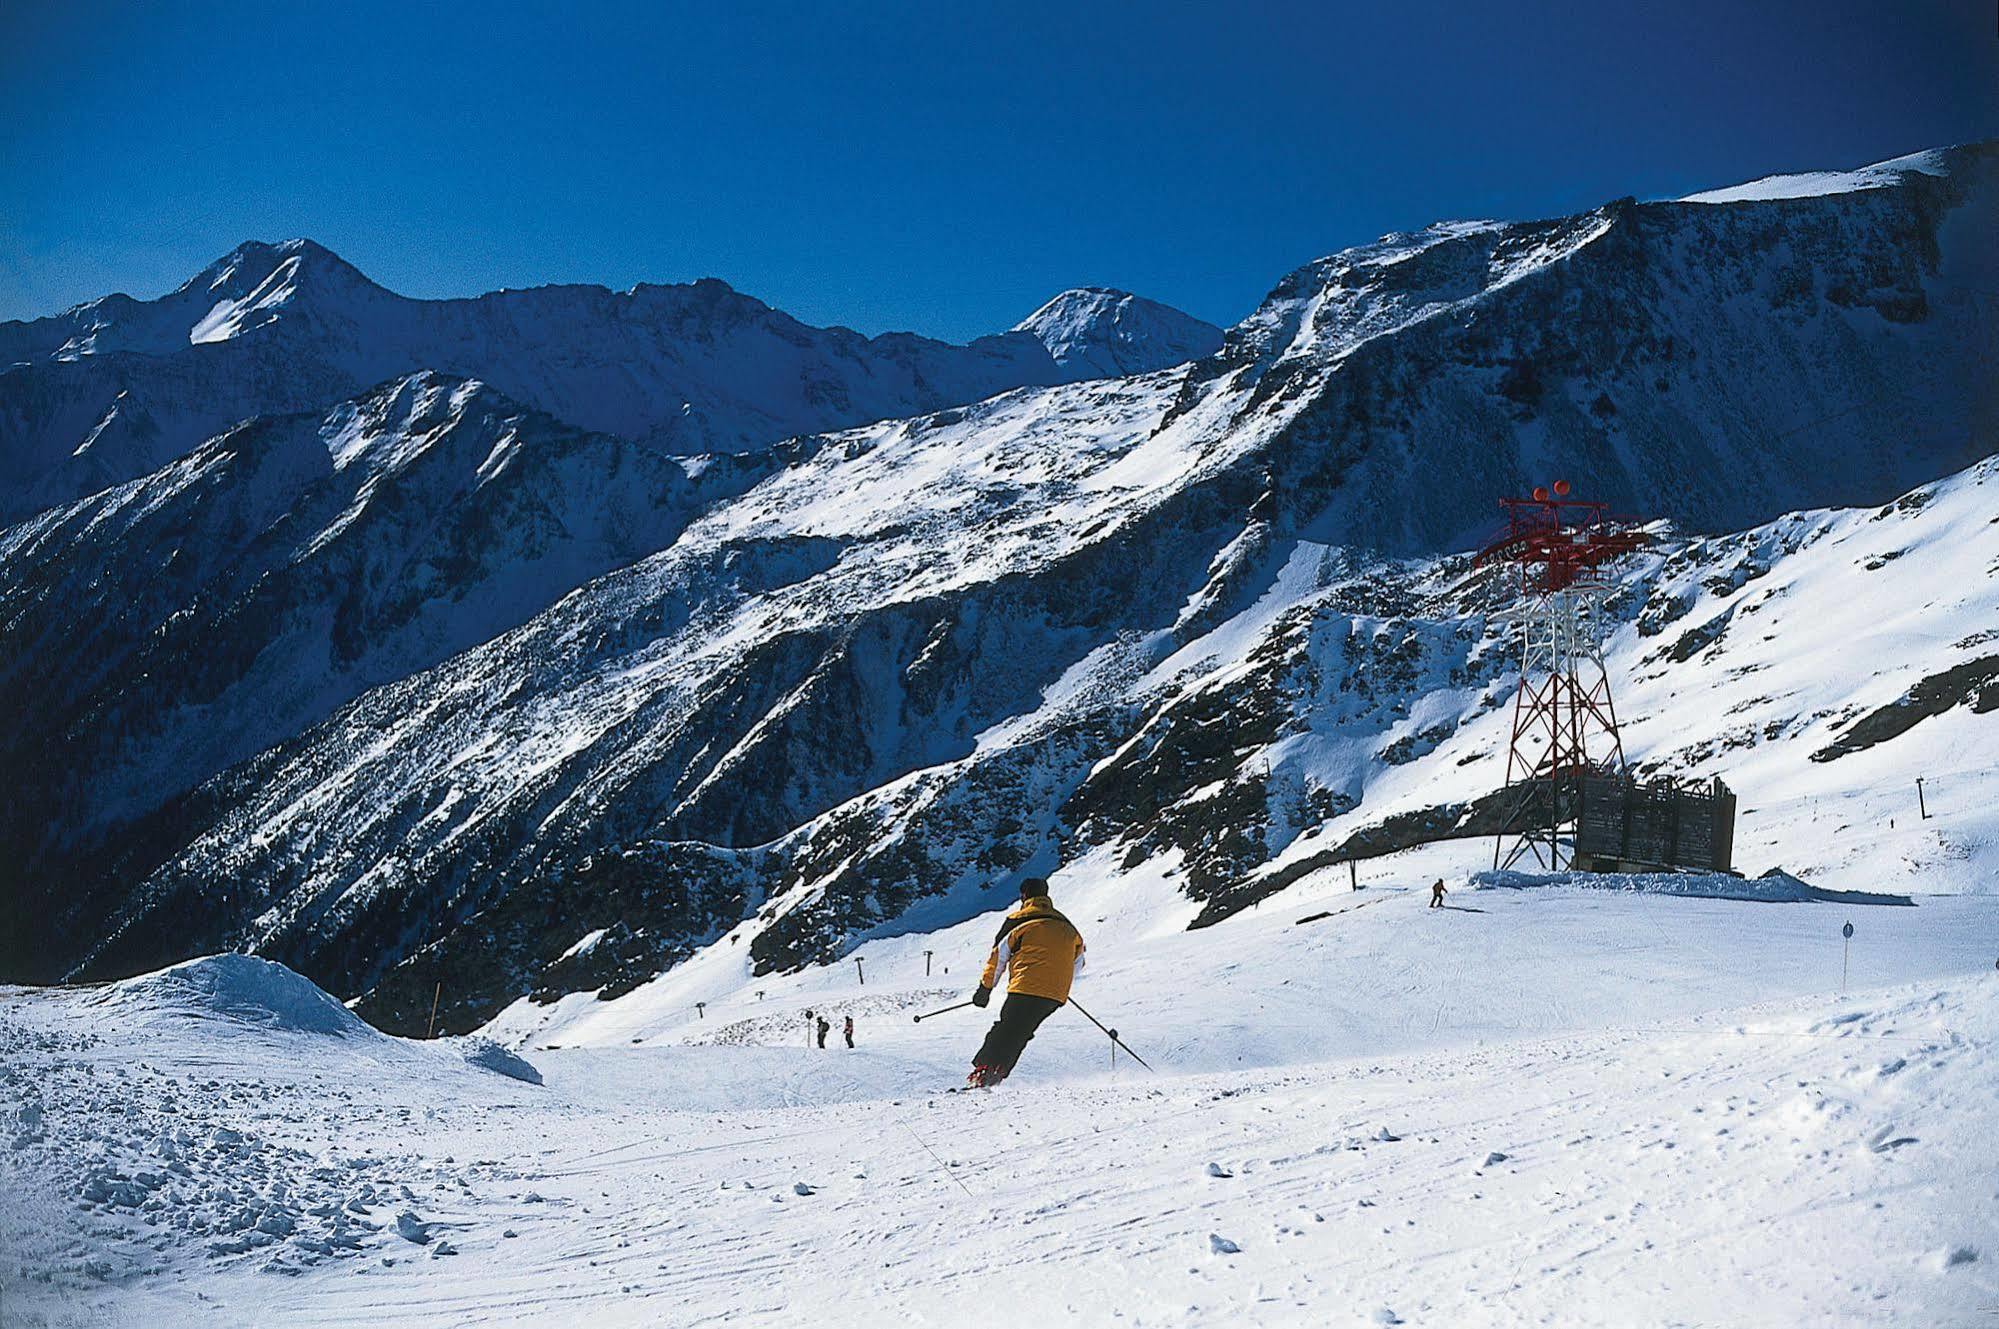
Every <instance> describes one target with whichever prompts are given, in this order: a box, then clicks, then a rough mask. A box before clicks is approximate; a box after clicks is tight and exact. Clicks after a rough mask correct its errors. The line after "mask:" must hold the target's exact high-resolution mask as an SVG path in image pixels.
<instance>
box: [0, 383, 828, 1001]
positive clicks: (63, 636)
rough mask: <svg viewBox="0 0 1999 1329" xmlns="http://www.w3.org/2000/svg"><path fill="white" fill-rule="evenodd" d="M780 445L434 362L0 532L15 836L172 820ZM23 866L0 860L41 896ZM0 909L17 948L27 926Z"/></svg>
mask: <svg viewBox="0 0 1999 1329" xmlns="http://www.w3.org/2000/svg"><path fill="white" fill-rule="evenodd" d="M787 455H789V454H788V453H786V452H784V451H782V450H766V451H765V452H762V453H758V454H754V455H752V456H748V457H741V456H726V457H719V458H707V457H704V458H681V457H670V456H664V455H661V454H659V453H656V452H654V451H652V450H650V449H648V448H645V447H642V446H639V445H635V444H631V443H627V442H624V441H622V440H620V439H617V438H613V437H611V436H608V435H603V434H589V433H584V432H582V431H579V430H575V429H572V428H570V427H568V426H566V425H562V424H560V423H559V422H557V421H554V420H552V419H550V418H548V417H547V416H543V415H540V414H538V413H536V412H533V411H528V410H526V409H524V408H522V407H520V406H517V405H515V404H514V403H512V402H510V401H508V400H506V399H505V398H503V397H501V396H500V395H499V394H498V393H496V392H494V391H492V390H491V389H490V388H487V387H484V386H483V385H480V384H477V383H470V382H465V381H462V380H454V379H448V378H444V377H442V376H439V375H434V374H427V373H425V374H416V375H412V376H410V377H408V378H405V379H401V380H398V381H395V382H393V383H389V384H385V385H384V386H383V387H381V388H380V389H378V390H377V391H375V392H373V393H370V394H367V395H366V396H363V397H361V398H357V399H356V400H354V401H351V402H347V403H344V404H342V405H341V406H339V407H336V408H335V409H333V410H332V411H330V412H326V413H324V414H322V413H317V412H314V413H308V414H305V415H298V416H272V417H263V418H260V419H257V420H254V421H250V422H247V423H245V424H244V425H242V426H240V427H238V428H236V429H233V430H231V431H229V432H228V433H226V434H223V435H221V436H219V437H217V438H216V439H214V440H212V441H210V442H209V443H206V444H204V445H202V446H201V447H199V448H197V449H195V450H194V451H193V452H191V453H189V454H188V455H186V456H185V457H182V458H180V459H179V460H177V461H175V462H173V463H170V464H169V465H168V466H166V467H165V468H163V469H162V470H160V471H158V472H156V473H154V474H153V475H150V476H147V477H145V478H143V479H140V480H135V481H131V482H129V483H126V484H123V485H118V486H115V487H113V488H111V489H108V490H106V491H104V492H103V493H100V494H97V495H94V496H92V497H90V498H88V499H83V500H80V501H78V502H75V503H72V504H68V505H65V506H63V507H59V508H54V509H50V510H49V511H47V512H44V513H42V514H41V515H39V516H37V517H35V518H33V519H31V520H29V521H27V522H25V523H22V524H21V525H18V526H15V527H13V528H11V529H9V530H6V531H4V532H0V606H4V610H0V705H5V706H6V707H7V709H8V710H9V711H10V712H11V713H12V714H13V715H14V716H15V717H16V720H15V722H14V723H12V724H9V725H8V726H6V727H5V730H4V732H0V765H4V766H5V767H6V768H7V769H9V770H13V771H40V772H43V775H42V776H41V777H40V778H39V779H37V780H34V781H32V782H27V781H24V782H21V783H20V785H19V787H17V788H16V790H15V793H14V796H13V797H11V798H10V799H9V800H8V809H7V811H6V813H5V814H0V824H4V826H5V827H6V833H7V839H8V840H9V842H11V843H16V844H20V843H29V842H36V841H40V842H43V843H46V842H47V838H49V837H51V833H52V832H53V833H55V834H57V835H59V836H60V837H62V838H63V839H65V840H67V841H68V842H69V843H71V844H76V843H79V842H83V843H88V842H89V841H90V839H91V838H92V837H93V836H96V835H99V834H100V833H101V832H102V829H103V828H104V827H105V826H106V825H117V824H129V823H131V822H132V821H133V820H134V819H135V818H143V817H145V816H147V815H154V816H155V817H156V818H163V820H159V821H157V825H156V828H155V830H154V831H153V833H158V834H165V835H169V836H171V834H172V833H173V830H174V827H175V825H176V824H177V822H176V819H180V818H186V817H188V816H189V815H192V814H191V813H190V810H189V809H188V808H187V807H185V806H183V805H180V804H179V803H178V802H177V800H179V799H180V798H181V796H183V795H185V794H187V793H188V792H189V791H190V790H192V789H194V788H195V787H196V786H197V785H200V784H201V783H202V782H204V781H206V780H208V779H209V778H210V777H212V776H213V775H214V774H215V773H216V772H218V771H221V770H224V769H226V768H228V767H230V766H232V765H235V764H236V763H238V762H241V761H244V760H247V759H248V758H251V757H253V756H255V755H256V754H257V753H259V752H261V751H263V750H265V749H266V748H268V747H270V746H272V745H273V744H275V743H278V742H280V741H282V740H284V739H287V738H290V737H292V736H294V735H296V734H298V733H300V732H301V731H302V730H304V729H306V728H307V727H308V726H310V725H312V724H314V723H317V722H318V721H320V720H323V719H324V718H325V717H326V716H328V715H329V714H331V713H332V712H333V711H334V709H336V708H337V707H339V706H340V705H342V704H343V703H345V702H347V701H349V700H351V699H352V698H354V697H355V696H357V695H359V694H360V693H362V692H364V691H366V690H367V689H369V688H372V687H376V686H379V685H381V684H383V683H388V682H392V681H394V680H396V679H399V678H403V677H405V676H407V675H408V674H410V673H411V672H412V671H415V670H420V669H423V668H426V667H428V666H430V665H433V664H436V663H437V662H439V661H441V660H444V659H447V658H449V657H450V656H452V655H455V654H457V653H459V652H461V651H463V650H466V649H468V648H469V647H472V646H476V645H478V644H480V643H482V642H485V641H489V640H491V639H492V638H493V637H494V636H496V635H498V634H499V633H501V632H503V631H505V630H507V629H509V628H512V627H514V626H516V625H518V624H520V623H522V622H524V621H526V620H527V619H529V618H530V617H532V616H533V615H534V614H536V613H537V612H539V611H540V610H541V609H543V608H544V607H545V606H547V605H548V604H550V603H552V602H554V601H555V600H557V599H559V598H560V597H561V596H563V595H564V594H566V593H568V592H569V591H571V590H573V589H575V588H576V587H577V586H579V585H581V584H583V583H584V582H586V581H588V580H589V579H590V578H592V577H594V576H597V575H599V574H601V573H603V572H605V571H608V570H610V569H613V568H617V567H622V566H625V565H627V564H629V563H631V562H632V561H633V560H635V559H638V558H641V557H643V556H644V555H646V554H647V553H650V552H652V551H653V550H656V549H659V548H662V547H664V546H665V545H667V544H669V543H671V541H672V540H673V538H674V537H675V536H677V535H678V534H679V532H680V531H681V530H682V529H683V528H684V527H685V526H686V524H687V522H688V521H690V520H691V519H692V518H693V517H694V516H695V515H697V514H698V513H699V512H700V511H702V510H703V509H704V508H706V507H707V506H709V505H710V504H712V503H713V502H715V501H716V500H718V499H720V498H725V497H728V496H730V495H732V494H735V493H739V492H741V491H742V490H743V489H746V488H748V487H749V486H750V485H751V484H752V483H754V482H755V481H756V480H758V479H760V478H762V477H763V476H764V475H766V474H768V473H769V472H770V471H771V470H772V469H774V468H776V467H778V466H780V465H782V462H783V459H784V457H785V456H787ZM145 833H147V831H146V828H145V827H144V826H143V825H142V829H141V831H140V834H145ZM36 871H37V869H36V868H34V867H31V866H29V865H28V864H26V863H17V864H15V865H13V866H11V867H10V868H8V869H6V870H0V881H4V882H6V883H7V889H8V890H9V891H11V892H17V893H19V894H17V895H16V898H22V896H23V895H27V896H30V897H32V896H34V895H37V894H39V892H37V891H36V890H35V888H33V887H32V886H31V885H29V884H28V883H31V882H32V881H33V879H34V877H35V875H36ZM52 894H53V895H54V897H55V898H56V899H60V900H64V901H65V905H64V907H67V908H87V903H86V902H85V901H82V900H79V899H76V898H74V897H72V896H71V893H70V892H69V891H68V890H61V891H54V892H52ZM8 932H9V937H8V939H7V941H6V942H5V943H4V944H0V950H4V951H5V952H6V953H7V954H8V956H9V959H8V962H7V965H6V966H5V967H6V968H8V969H12V968H13V967H14V966H16V965H18V964H19V963H21V961H20V960H19V959H17V958H15V957H16V956H18V955H21V954H25V953H28V952H27V950H26V948H31V947H32V945H33V943H32V942H31V941H30V940H29V939H28V937H27V935H26V934H24V933H22V932H18V931H15V930H14V929H9V930H8ZM17 948H21V949H17Z"/></svg>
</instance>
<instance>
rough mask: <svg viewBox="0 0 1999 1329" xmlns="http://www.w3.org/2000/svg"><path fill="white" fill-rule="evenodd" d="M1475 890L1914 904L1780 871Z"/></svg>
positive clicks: (1501, 881) (1503, 874)
mask: <svg viewBox="0 0 1999 1329" xmlns="http://www.w3.org/2000/svg"><path fill="white" fill-rule="evenodd" d="M1471 885H1472V889H1474V890H1480V891H1491V890H1528V889H1532V888H1534V887H1541V886H1568V887H1572V888H1575V889H1578V890H1587V891H1632V892H1642V893H1644V894H1648V895H1686V896H1698V897H1700V898H1703V899H1710V900H1760V901H1767V902H1770V903H1775V904H1798V903H1802V902H1805V901H1822V902H1824V903H1827V904H1885V905H1907V904H1914V903H1915V901H1913V900H1911V899H1910V898H1909V897H1908V896H1906V895H1886V894H1879V893H1876V892H1872V891H1828V890H1823V889H1821V888H1820V887H1817V886H1813V885H1811V884H1810V883H1809V882H1805V881H1800V880H1799V879H1798V878H1796V877H1794V876H1792V875H1791V874H1790V873H1788V872H1786V871H1784V870H1783V869H1782V868H1772V869H1770V871H1768V872H1766V873H1764V874H1763V875H1762V876H1760V877H1738V876H1735V875H1733V874H1731V873H1727V872H1507V871H1500V872H1477V873H1473V874H1472V878H1471Z"/></svg>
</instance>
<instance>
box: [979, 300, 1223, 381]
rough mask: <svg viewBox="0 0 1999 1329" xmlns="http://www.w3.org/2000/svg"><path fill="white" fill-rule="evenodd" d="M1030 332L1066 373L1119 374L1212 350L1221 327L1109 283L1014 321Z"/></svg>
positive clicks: (1018, 327) (1143, 370)
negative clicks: (1111, 286) (1112, 286)
mask: <svg viewBox="0 0 1999 1329" xmlns="http://www.w3.org/2000/svg"><path fill="white" fill-rule="evenodd" d="M1013 330H1014V331H1015V332H1026V333H1031V334H1032V335H1033V336H1034V337H1035V338H1036V339H1038V340H1039V341H1040V342H1041V344H1042V345H1043V346H1046V347H1047V348H1048V353H1049V354H1050V355H1052V356H1054V357H1055V363H1056V364H1058V365H1060V366H1061V367H1062V368H1063V369H1064V370H1065V371H1068V373H1069V374H1071V375H1073V376H1076V377H1086V378H1118V377H1123V376H1125V375H1128V374H1149V373H1151V372H1152V371H1153V370H1155V369H1166V368H1169V367H1171V366H1173V365H1178V364H1185V363H1186V362H1187V361H1189V360H1198V359H1200V358H1201V357H1202V356H1204V355H1212V354H1213V353H1214V352H1215V351H1216V350H1218V349H1219V348H1220V347H1221V344H1222V330H1221V329H1220V328H1218V327H1216V326H1215V325H1214V324H1212V323H1203V322H1202V321H1201V320H1200V319H1198V318H1195V317H1194V316H1193V315H1192V314H1183V313H1181V312H1180V311H1179V310H1177V309H1174V308H1172V307H1171V306H1168V305H1162V304H1160V303H1159V302H1157V301H1156V300H1147V299H1145V298H1144V297H1143V296H1137V295H1133V294H1132V293H1131V292H1129V291H1119V290H1113V289H1112V288H1110V287H1108V286H1079V287H1077V288H1076V289H1075V290H1072V291H1064V292H1062V294H1060V295H1058V296H1056V297H1055V298H1054V299H1053V300H1050V301H1049V302H1048V303H1047V304H1045V305H1043V306H1041V308H1039V309H1037V310H1035V311H1034V312H1033V313H1032V314H1029V315H1028V316H1027V317H1026V318H1024V319H1022V320H1021V321H1020V322H1019V323H1017V324H1015V325H1014V328H1013Z"/></svg>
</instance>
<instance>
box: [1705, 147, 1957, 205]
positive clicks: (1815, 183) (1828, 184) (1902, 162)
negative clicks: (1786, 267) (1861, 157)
mask: <svg viewBox="0 0 1999 1329" xmlns="http://www.w3.org/2000/svg"><path fill="white" fill-rule="evenodd" d="M1949 173H1950V152H1949V150H1948V149H1937V148H1932V149H1930V150H1929V151H1927V152H1912V153H1910V154H1909V155H1908V156H1906V157H1896V158H1894V159H1893V160H1890V161H1885V162H1876V163H1875V164H1874V165H1872V166H1863V167H1861V168H1860V169H1859V170H1855V171H1804V172H1800V173H1798V174H1794V175H1766V176H1764V177H1763V178H1761V179H1760V180H1751V181H1748V182H1747V183H1746V184H1739V185H1730V186H1728V187H1727V188H1726V189H1708V190H1703V191H1702V192H1700V193H1698V194H1689V195H1687V196H1686V198H1684V199H1682V200H1681V202H1683V203H1749V202H1761V201H1763V200H1765V199H1773V198H1811V197H1813V196H1814V195H1818V194H1843V193H1846V192H1847V191H1849V190H1854V189H1878V188H1884V187H1889V186H1893V185H1898V184H1901V183H1902V182H1903V181H1904V180H1905V179H1906V178H1907V177H1908V176H1909V175H1911V174H1920V175H1948V174H1949Z"/></svg>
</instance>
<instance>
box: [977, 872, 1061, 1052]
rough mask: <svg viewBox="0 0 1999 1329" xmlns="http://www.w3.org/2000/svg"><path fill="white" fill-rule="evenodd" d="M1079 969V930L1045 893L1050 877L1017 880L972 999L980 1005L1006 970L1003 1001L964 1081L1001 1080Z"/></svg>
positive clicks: (1057, 1004)
mask: <svg viewBox="0 0 1999 1329" xmlns="http://www.w3.org/2000/svg"><path fill="white" fill-rule="evenodd" d="M1082 969H1083V934H1082V933H1080V932H1078V931H1077V930H1076V925H1075V924H1073V923H1071V922H1070V921H1069V920H1068V919H1066V918H1064V917H1062V915H1061V914H1060V913H1057V912H1056V909H1055V905H1054V902H1053V901H1051V900H1050V899H1049V898H1048V883H1047V882H1046V881H1044V880H1043V879H1042V878H1040V877H1029V878H1028V879H1027V880H1025V881H1023V882H1021V883H1020V903H1019V904H1018V905H1016V906H1015V907H1014V909H1013V911H1012V912H1011V913H1009V914H1008V915H1007V916H1006V922H1004V923H1002V924H1001V925H1000V930H999V935H998V936H996V937H994V938H993V950H992V954H991V955H990V956H988V957H987V959H986V969H985V973H983V974H982V975H980V977H979V987H978V990H977V991H976V992H974V993H973V994H972V1004H973V1005H975V1006H984V1005H985V1004H986V1003H987V1002H989V1001H991V1000H992V997H993V988H994V986H995V985H996V984H998V982H999V977H1000V974H1001V973H1005V974H1006V976H1007V980H1006V1002H1005V1003H1004V1004H1003V1005H1002V1006H1001V1007H1000V1015H999V1019H998V1020H995V1021H994V1022H993V1027H992V1028H991V1029H990V1030H988V1031H987V1033H986V1041H985V1043H984V1044H983V1045H981V1046H980V1048H979V1051H978V1055H977V1056H975V1057H973V1058H972V1073H971V1074H970V1075H968V1076H966V1077H965V1083H966V1084H968V1085H970V1086H972V1087H973V1088H975V1089H984V1088H989V1087H991V1086H992V1085H996V1084H998V1083H999V1082H1000V1081H1001V1080H1004V1079H1005V1078H1006V1077H1007V1076H1008V1075H1009V1074H1010V1073H1011V1072H1012V1071H1013V1067H1014V1063H1015V1062H1017V1061H1019V1060H1020V1054H1021V1052H1022V1050H1023V1049H1025V1048H1026V1047H1027V1043H1028V1040H1029V1039H1031V1038H1033V1037H1034V1031H1035V1030H1036V1029H1039V1028H1040V1027H1041V1022H1042V1021H1043V1020H1045V1019H1047V1018H1048V1017H1049V1016H1051V1015H1053V1014H1054V1013H1055V1012H1056V1011H1059V1010H1061V1009H1062V1004H1063V1003H1064V1002H1066V1001H1068V1000H1069V985H1070V984H1071V983H1072V982H1074V981H1075V978H1076V975H1077V974H1079V973H1081V972H1082Z"/></svg>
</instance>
